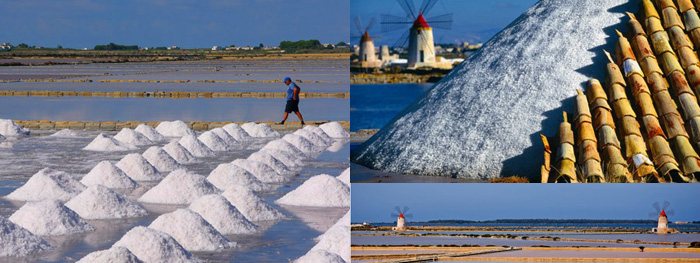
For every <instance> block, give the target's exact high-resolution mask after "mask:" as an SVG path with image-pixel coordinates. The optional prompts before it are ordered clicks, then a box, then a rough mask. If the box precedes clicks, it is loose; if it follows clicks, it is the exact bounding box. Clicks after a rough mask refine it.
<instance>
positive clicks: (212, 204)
mask: <svg viewBox="0 0 700 263" xmlns="http://www.w3.org/2000/svg"><path fill="white" fill-rule="evenodd" d="M189 209H191V210H192V211H194V212H196V213H198V214H199V215H201V216H202V217H203V218H204V219H205V220H207V222H209V224H211V225H212V226H213V227H214V228H216V230H218V231H219V232H220V233H221V234H223V235H234V234H253V233H255V232H256V231H257V230H258V226H256V225H255V224H253V223H251V222H250V221H248V219H246V218H245V216H244V215H243V214H242V213H241V212H240V211H238V209H237V208H236V207H235V206H233V205H232V204H231V203H230V202H229V201H228V200H227V199H226V198H225V197H223V196H222V195H218V194H212V195H205V196H202V197H200V198H199V199H197V200H195V201H194V202H192V204H190V206H189Z"/></svg>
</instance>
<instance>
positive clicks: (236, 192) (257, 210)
mask: <svg viewBox="0 0 700 263" xmlns="http://www.w3.org/2000/svg"><path fill="white" fill-rule="evenodd" d="M221 195H222V196H223V197H226V199H227V200H228V201H229V202H231V204H232V205H233V206H235V207H236V208H237V209H238V211H240V212H241V213H242V214H243V215H244V216H245V217H246V218H247V219H248V220H250V221H265V220H278V219H282V218H284V215H283V214H282V213H280V212H279V211H277V209H275V208H273V207H272V206H270V205H268V204H267V203H265V201H264V200H263V199H262V198H260V197H259V196H257V195H256V194H255V193H253V191H251V190H250V189H246V188H245V187H242V186H238V185H232V186H229V187H228V188H227V189H226V191H224V192H223V193H221Z"/></svg>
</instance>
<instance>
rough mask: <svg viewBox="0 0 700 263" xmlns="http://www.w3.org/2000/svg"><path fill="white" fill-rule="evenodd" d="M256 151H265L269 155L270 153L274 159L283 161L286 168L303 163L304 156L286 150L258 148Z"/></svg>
mask: <svg viewBox="0 0 700 263" xmlns="http://www.w3.org/2000/svg"><path fill="white" fill-rule="evenodd" d="M258 152H261V153H267V154H269V155H272V156H273V157H275V159H277V160H279V161H280V162H282V163H284V165H286V166H287V168H291V167H299V166H302V165H304V162H303V161H302V160H303V159H304V157H301V156H298V155H295V154H294V153H292V152H288V151H285V150H280V149H269V148H268V149H260V150H259V151H258Z"/></svg>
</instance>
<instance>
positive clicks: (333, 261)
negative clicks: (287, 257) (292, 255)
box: [294, 249, 346, 263]
mask: <svg viewBox="0 0 700 263" xmlns="http://www.w3.org/2000/svg"><path fill="white" fill-rule="evenodd" d="M318 262H324V263H346V262H345V260H343V258H342V257H340V256H338V254H335V253H331V252H328V250H325V249H315V250H311V251H309V252H307V253H306V255H303V256H302V257H300V258H298V259H297V260H295V261H294V263H318Z"/></svg>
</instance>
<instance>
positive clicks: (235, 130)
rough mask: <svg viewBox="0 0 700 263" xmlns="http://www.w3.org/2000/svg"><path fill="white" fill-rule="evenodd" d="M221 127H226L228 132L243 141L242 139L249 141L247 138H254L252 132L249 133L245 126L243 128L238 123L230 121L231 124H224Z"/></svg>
mask: <svg viewBox="0 0 700 263" xmlns="http://www.w3.org/2000/svg"><path fill="white" fill-rule="evenodd" d="M221 128H222V129H224V130H225V131H226V132H228V134H229V135H231V137H233V138H234V139H236V140H237V141H240V142H242V141H247V140H250V139H252V137H251V136H250V134H248V132H246V131H245V130H244V129H243V128H241V126H238V124H235V123H229V124H226V125H224V127H221Z"/></svg>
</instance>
